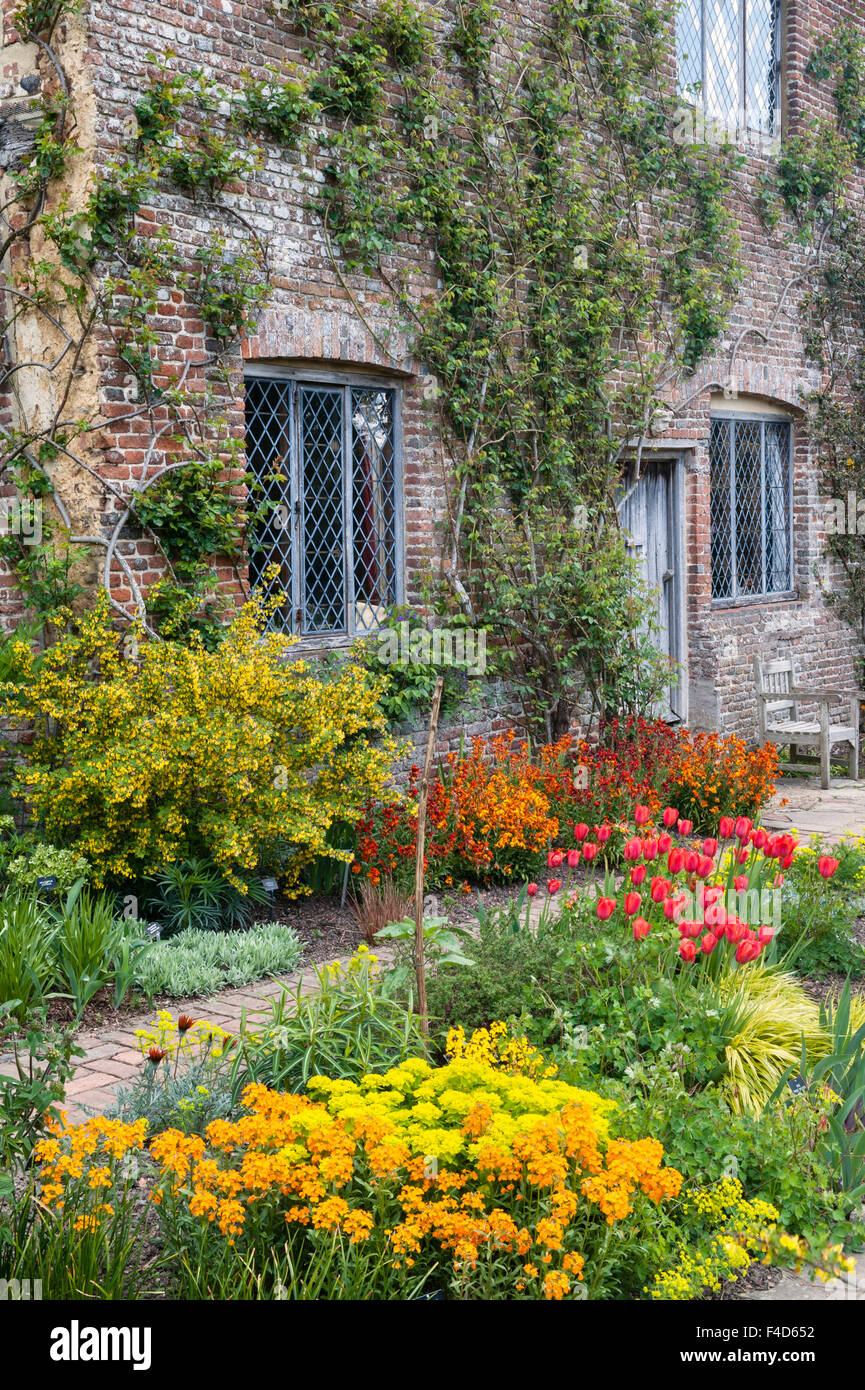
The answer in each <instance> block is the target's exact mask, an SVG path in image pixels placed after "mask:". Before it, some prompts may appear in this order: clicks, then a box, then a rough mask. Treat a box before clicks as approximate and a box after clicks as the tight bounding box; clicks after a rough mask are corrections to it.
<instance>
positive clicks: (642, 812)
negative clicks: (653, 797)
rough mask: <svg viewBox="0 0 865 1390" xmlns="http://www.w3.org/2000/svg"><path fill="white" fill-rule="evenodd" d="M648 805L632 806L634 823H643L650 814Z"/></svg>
mask: <svg viewBox="0 0 865 1390" xmlns="http://www.w3.org/2000/svg"><path fill="white" fill-rule="evenodd" d="M651 814H652V813H651V811H650V810H649V808H648V806H635V807H634V825H645V824H646V822H647V821H648V820H649V817H650V816H651Z"/></svg>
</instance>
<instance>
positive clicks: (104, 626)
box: [0, 593, 395, 886]
mask: <svg viewBox="0 0 865 1390" xmlns="http://www.w3.org/2000/svg"><path fill="white" fill-rule="evenodd" d="M265 617H266V605H265V604H264V603H263V602H261V601H259V600H258V599H253V600H252V601H251V602H249V603H248V604H246V606H245V607H244V608H243V609H241V611H240V612H239V614H238V615H237V617H236V619H235V621H234V622H233V623H232V625H231V626H230V627H229V629H228V631H227V633H226V636H225V638H224V640H223V642H222V643H221V645H220V646H219V647H218V648H217V649H216V651H214V652H209V651H206V650H205V649H204V647H203V646H202V645H201V644H200V643H199V642H196V641H193V642H192V643H191V644H190V645H189V646H181V645H178V644H175V643H172V642H165V641H162V640H159V639H154V640H149V641H145V640H143V638H142V639H141V640H140V646H139V651H138V658H137V660H136V661H128V660H125V659H124V655H123V649H122V642H121V637H120V634H118V633H117V632H116V631H115V630H114V629H113V627H112V623H111V612H110V607H109V603H108V598H107V596H106V595H105V594H104V593H100V595H99V597H98V598H97V602H96V605H95V607H94V608H93V609H92V611H91V612H89V613H88V614H86V615H85V616H84V617H83V618H82V619H81V620H80V621H79V622H78V631H77V632H75V633H68V634H66V635H65V636H63V637H62V638H61V639H60V641H59V642H58V643H57V645H56V646H55V647H53V648H51V650H50V651H49V652H48V653H47V654H46V655H45V656H44V657H43V658H42V659H41V661H40V663H39V664H38V665H37V663H36V662H35V659H34V656H33V653H32V652H31V651H30V649H29V648H28V647H27V646H26V644H24V643H21V644H19V646H20V650H18V651H17V652H16V655H17V658H18V670H17V672H16V678H17V680H19V681H20V682H21V683H20V684H19V685H18V686H17V689H15V690H13V689H11V688H10V689H8V690H7V691H5V692H2V695H3V698H0V713H5V714H7V715H11V716H13V717H14V716H16V715H17V716H18V717H20V716H21V715H22V713H25V714H26V717H27V718H33V717H37V718H39V717H41V718H43V719H46V720H50V721H52V723H53V728H54V730H56V733H55V734H54V735H53V736H52V737H50V738H41V739H37V741H36V742H35V743H34V744H33V746H32V748H31V749H30V750H29V751H30V766H29V767H27V768H26V769H25V770H24V771H23V772H22V774H21V778H20V788H19V790H20V792H21V793H22V794H23V795H24V796H25V797H26V798H27V799H28V800H29V802H30V803H31V804H32V806H33V810H34V814H35V816H36V818H37V819H38V820H39V821H40V822H42V824H43V826H44V833H45V836H46V838H47V839H49V840H51V841H52V842H53V843H56V844H63V845H70V846H71V847H72V848H74V849H75V851H76V852H77V853H79V854H82V855H84V856H85V858H86V859H87V860H88V861H89V862H90V863H91V864H92V865H93V876H94V881H95V883H96V885H97V886H100V885H101V884H102V883H104V882H105V880H106V879H107V878H110V877H116V878H121V879H122V878H132V877H136V876H144V875H147V874H149V873H152V872H155V871H157V870H159V869H161V868H163V867H164V866H165V864H166V863H171V862H174V861H176V860H179V859H183V858H185V857H188V856H192V855H202V854H204V855H208V856H209V857H210V858H212V859H213V860H214V861H215V863H216V864H217V865H218V866H219V867H220V869H221V870H222V872H223V874H224V875H225V877H226V878H227V879H228V880H229V881H231V882H232V883H235V884H237V885H238V886H239V885H240V884H241V882H242V875H243V873H244V872H249V871H251V870H253V869H255V867H256V865H257V862H258V858H259V855H260V853H261V850H262V848H263V847H265V846H267V845H269V844H272V843H274V842H275V841H283V842H286V843H288V844H290V845H292V846H294V848H295V860H294V864H295V868H294V873H293V876H292V880H291V881H294V880H296V876H297V870H298V869H299V868H300V866H301V865H302V863H303V862H305V861H307V860H309V859H311V858H313V857H315V856H316V855H317V854H320V853H322V852H324V851H325V848H326V845H325V836H326V833H327V830H328V828H329V826H330V825H331V824H332V823H333V822H334V821H335V820H340V819H345V820H351V819H354V818H355V817H356V816H357V815H359V814H360V810H361V807H362V805H363V803H364V802H365V801H366V799H367V798H368V797H370V796H376V795H378V794H379V793H380V792H381V789H382V786H383V784H384V782H385V779H386V777H387V774H388V769H389V766H390V762H391V759H392V756H393V753H394V750H395V745H394V744H393V742H392V741H391V740H389V739H388V738H387V737H386V736H385V735H384V723H383V719H382V716H381V714H380V713H379V712H378V710H377V708H376V698H377V691H376V689H375V688H374V687H373V686H372V685H371V683H370V681H369V678H368V677H367V675H366V673H365V672H364V671H363V670H362V669H361V668H360V667H358V666H356V665H354V664H351V663H349V664H347V665H346V666H344V667H343V669H342V670H341V671H340V672H339V673H338V675H336V676H335V677H334V678H333V679H331V680H319V679H317V678H316V677H315V676H314V675H313V674H312V673H311V672H310V669H309V665H308V663H307V662H305V661H300V660H296V661H293V660H291V659H290V649H291V647H292V645H293V643H294V641H295V639H293V638H291V637H287V636H284V635H282V634H279V633H268V634H266V635H264V634H263V631H262V630H263V627H264V619H265ZM370 734H372V735H374V736H375V744H376V746H373V744H372V743H371V742H370ZM327 852H328V853H330V854H333V850H331V849H328V850H327Z"/></svg>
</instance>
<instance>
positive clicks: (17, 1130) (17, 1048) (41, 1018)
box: [0, 1001, 84, 1265]
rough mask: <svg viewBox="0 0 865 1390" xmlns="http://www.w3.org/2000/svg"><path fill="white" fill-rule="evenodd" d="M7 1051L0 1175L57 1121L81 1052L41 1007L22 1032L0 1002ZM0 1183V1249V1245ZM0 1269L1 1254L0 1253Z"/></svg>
mask: <svg viewBox="0 0 865 1390" xmlns="http://www.w3.org/2000/svg"><path fill="white" fill-rule="evenodd" d="M7 1053H11V1057H12V1062H13V1065H14V1068H15V1069H14V1071H13V1072H12V1073H11V1075H10V1074H9V1073H8V1072H2V1073H0V1169H2V1170H3V1171H4V1173H10V1172H13V1171H14V1170H15V1168H16V1167H17V1166H18V1164H20V1163H22V1162H26V1161H27V1160H28V1159H29V1158H30V1156H31V1154H32V1152H33V1146H34V1144H35V1143H36V1142H37V1140H38V1139H41V1138H42V1137H43V1136H44V1135H45V1133H46V1122H47V1121H48V1120H49V1119H50V1120H53V1121H54V1122H55V1123H56V1122H59V1120H60V1108H61V1104H62V1101H63V1098H64V1095H65V1093H66V1083H67V1082H68V1081H69V1079H70V1078H71V1076H72V1073H73V1071H74V1069H75V1063H74V1062H73V1060H72V1059H73V1058H75V1057H83V1056H84V1049H83V1048H81V1047H78V1046H77V1044H76V1042H75V1029H74V1028H71V1027H61V1026H60V1025H58V1024H56V1023H51V1022H49V1019H48V1011H47V1009H46V1008H45V1007H44V1006H41V1007H39V1008H35V1009H33V1010H31V1011H30V1013H29V1014H28V1017H27V1021H26V1026H25V1027H24V1029H23V1031H22V1028H21V1020H20V1018H19V1017H18V1016H17V1015H16V1013H15V1011H14V1006H13V1005H11V1004H9V1003H6V1002H3V1001H0V1054H4V1055H5V1054H7ZM3 1196H4V1192H3V1188H2V1185H0V1251H2V1248H3V1245H4V1243H5V1240H4V1237H5V1234H6V1232H5V1231H4V1227H3V1214H2V1198H3ZM0 1265H2V1255H0Z"/></svg>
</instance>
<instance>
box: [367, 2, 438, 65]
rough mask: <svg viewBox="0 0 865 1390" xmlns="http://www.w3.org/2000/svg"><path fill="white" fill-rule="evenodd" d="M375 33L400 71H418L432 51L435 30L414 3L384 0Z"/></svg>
mask: <svg viewBox="0 0 865 1390" xmlns="http://www.w3.org/2000/svg"><path fill="white" fill-rule="evenodd" d="M372 32H373V34H375V36H376V38H377V39H380V40H381V42H382V43H383V44H384V46H385V48H386V49H387V51H388V55H389V57H390V60H391V62H392V63H393V64H394V65H395V66H396V67H398V68H415V67H417V66H418V64H419V63H423V62H425V61H426V60H427V59H428V58H429V56H430V53H431V51H432V43H433V36H432V30H431V26H430V24H429V21H428V20H427V19H426V17H425V16H424V13H423V11H422V10H420V9H419V8H418V6H417V5H415V4H414V3H413V0H382V2H381V4H380V5H379V6H378V9H377V10H376V12H375V17H374V19H373V22H372Z"/></svg>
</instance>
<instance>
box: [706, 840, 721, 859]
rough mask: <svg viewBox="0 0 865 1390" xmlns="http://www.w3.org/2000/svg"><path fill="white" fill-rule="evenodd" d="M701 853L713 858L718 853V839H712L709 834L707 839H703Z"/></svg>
mask: <svg viewBox="0 0 865 1390" xmlns="http://www.w3.org/2000/svg"><path fill="white" fill-rule="evenodd" d="M703 853H704V854H706V855H708V857H709V858H710V859H714V857H715V855H716V854H717V853H718V841H717V840H715V839H712V838H711V836H710V837H709V839H708V840H704V841H703Z"/></svg>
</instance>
